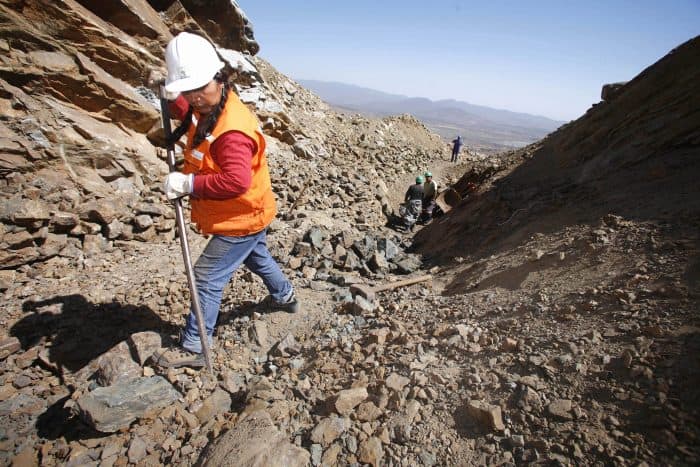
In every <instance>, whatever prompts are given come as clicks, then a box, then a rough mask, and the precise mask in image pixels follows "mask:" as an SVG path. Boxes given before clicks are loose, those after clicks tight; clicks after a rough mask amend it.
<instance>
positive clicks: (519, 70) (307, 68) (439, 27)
mask: <svg viewBox="0 0 700 467" xmlns="http://www.w3.org/2000/svg"><path fill="white" fill-rule="evenodd" d="M238 4H239V5H240V6H241V8H242V9H243V10H244V11H245V12H246V15H247V16H248V18H249V19H250V21H251V23H252V24H253V28H254V31H255V37H256V39H257V40H258V42H259V44H260V48H261V50H260V53H259V55H260V56H261V57H262V58H264V59H266V60H267V61H269V62H270V63H271V64H272V65H273V66H275V67H276V68H277V69H278V70H280V71H281V72H283V73H284V74H286V75H288V76H290V77H292V78H296V79H317V80H323V81H339V82H343V83H349V84H356V85H360V86H365V87H369V88H372V89H377V90H380V91H385V92H391V93H396V94H404V95H407V96H411V97H427V98H430V99H434V100H437V99H457V100H462V101H466V102H469V103H472V104H478V105H486V106H489V107H495V108H500V109H507V110H513V111H516V112H527V113H531V114H536V115H544V116H546V117H550V118H554V119H558V120H572V119H575V118H578V117H579V116H580V115H582V114H583V113H584V112H585V111H586V109H588V108H589V107H590V106H591V104H593V103H594V102H597V101H598V100H599V99H600V88H601V86H602V85H603V84H605V83H610V82H616V81H626V80H629V79H632V78H633V77H634V76H636V75H637V74H639V73H640V72H641V71H642V70H643V69H644V68H646V67H647V66H649V65H651V64H653V63H654V62H655V61H657V60H658V59H659V58H661V57H663V56H664V55H665V54H666V53H668V52H669V51H670V50H671V49H673V48H674V47H676V46H677V45H680V44H681V43H683V42H685V41H686V40H688V39H691V38H693V37H695V36H697V35H699V34H700V0H666V1H662V0H655V1H649V0H637V1H634V0H628V1H619V0H609V1H600V0H587V1H575V0H572V1H566V0H560V1H553V0H540V1H537V0H531V1H527V0H521V1H510V0H509V1H505V0H504V1H500V0H491V1H484V2H471V1H457V0H433V1H413V0H402V1H396V0H373V1H365V0H354V1H339V2H334V1H328V0H326V1H320V0H304V1H299V0H269V1H264V2H263V1H260V0H238Z"/></svg>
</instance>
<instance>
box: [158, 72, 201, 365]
mask: <svg viewBox="0 0 700 467" xmlns="http://www.w3.org/2000/svg"><path fill="white" fill-rule="evenodd" d="M164 95H165V89H164V88H163V86H161V88H160V112H161V117H162V119H163V132H164V133H165V141H166V142H167V147H166V150H167V154H168V158H167V160H168V167H169V168H170V172H174V171H175V142H174V141H170V140H171V136H172V128H171V127H170V109H169V107H168V101H167V99H166V98H165V97H164ZM172 203H173V205H174V206H175V221H176V222H177V230H178V233H179V235H180V248H181V250H182V259H183V260H184V262H185V274H186V275H187V285H189V288H190V297H191V299H192V310H193V311H194V315H195V317H196V318H197V330H198V331H199V339H200V341H201V342H202V353H203V354H204V361H205V362H206V364H207V369H208V370H209V373H211V374H214V370H213V368H212V365H211V355H210V353H209V339H208V338H207V330H206V327H205V324H204V317H203V316H202V308H201V306H200V304H199V294H198V293H197V283H196V282H195V279H194V270H193V268H192V259H191V258H190V246H189V244H188V242H187V231H186V229H185V215H184V214H183V209H182V199H181V198H175V199H174V200H172Z"/></svg>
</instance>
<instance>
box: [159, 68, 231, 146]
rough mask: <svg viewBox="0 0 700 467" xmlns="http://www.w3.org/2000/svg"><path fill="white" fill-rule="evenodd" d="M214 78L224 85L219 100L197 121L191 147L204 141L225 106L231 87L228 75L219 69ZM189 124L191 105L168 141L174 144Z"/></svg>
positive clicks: (190, 121) (190, 120) (185, 131)
mask: <svg viewBox="0 0 700 467" xmlns="http://www.w3.org/2000/svg"><path fill="white" fill-rule="evenodd" d="M214 80H215V81H218V82H219V83H221V84H223V85H224V86H223V88H221V100H219V104H218V105H217V106H216V107H215V108H214V110H212V111H211V112H209V114H208V115H207V116H206V118H204V119H202V120H199V121H198V122H197V129H196V130H195V132H194V138H192V142H191V146H190V147H191V148H196V147H197V146H199V145H200V144H202V141H204V139H205V138H206V137H207V135H208V134H209V133H211V132H212V130H213V129H214V126H216V121H217V120H219V116H220V115H221V112H222V111H223V110H224V106H226V101H227V100H228V92H229V90H230V89H231V85H230V84H229V82H228V77H227V76H226V75H225V74H224V73H223V72H221V71H219V72H217V73H216V75H214ZM190 125H192V106H190V107H189V109H188V110H187V114H186V115H185V118H183V119H182V123H181V124H180V126H179V127H177V128H176V129H175V131H173V134H172V138H171V141H169V143H173V144H174V143H175V142H176V141H178V140H179V139H180V138H182V135H184V134H185V133H187V130H189V129H190Z"/></svg>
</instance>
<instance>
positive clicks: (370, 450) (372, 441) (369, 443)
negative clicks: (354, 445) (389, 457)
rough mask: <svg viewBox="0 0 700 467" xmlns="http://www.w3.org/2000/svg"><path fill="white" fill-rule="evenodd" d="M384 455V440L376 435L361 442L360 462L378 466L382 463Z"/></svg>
mask: <svg viewBox="0 0 700 467" xmlns="http://www.w3.org/2000/svg"><path fill="white" fill-rule="evenodd" d="M383 457H384V448H383V447H382V442H381V441H380V439H379V438H377V437H376V436H372V437H371V438H368V439H367V440H365V441H363V442H361V443H360V453H359V458H360V462H363V463H365V464H370V465H372V466H375V467H377V466H379V465H381V464H380V463H381V460H382V458H383Z"/></svg>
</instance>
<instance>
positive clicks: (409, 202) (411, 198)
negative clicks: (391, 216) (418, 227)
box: [399, 175, 423, 230]
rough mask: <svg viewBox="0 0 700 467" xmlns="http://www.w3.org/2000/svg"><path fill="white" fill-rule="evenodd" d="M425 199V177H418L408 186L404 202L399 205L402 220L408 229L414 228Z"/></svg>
mask: <svg viewBox="0 0 700 467" xmlns="http://www.w3.org/2000/svg"><path fill="white" fill-rule="evenodd" d="M422 200H423V177H421V176H420V175H419V176H417V177H416V183H415V184H414V185H411V186H410V187H408V190H406V194H405V195H404V204H403V205H401V206H399V214H400V215H401V221H402V222H403V226H404V227H405V228H406V229H409V230H413V227H414V226H415V224H416V221H418V217H419V216H420V212H421V204H422Z"/></svg>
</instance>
